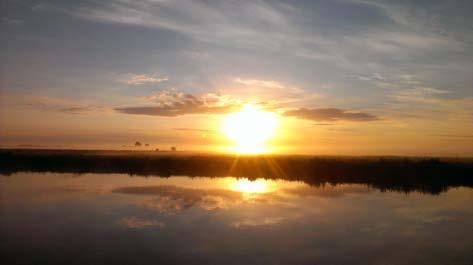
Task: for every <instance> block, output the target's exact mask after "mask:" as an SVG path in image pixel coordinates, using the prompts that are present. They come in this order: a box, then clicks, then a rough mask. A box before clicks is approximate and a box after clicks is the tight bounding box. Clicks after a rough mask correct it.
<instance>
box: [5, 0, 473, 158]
mask: <svg viewBox="0 0 473 265" xmlns="http://www.w3.org/2000/svg"><path fill="white" fill-rule="evenodd" d="M0 9H1V11H0V28H1V30H0V39H1V41H0V58H1V61H0V146H2V147H47V148H87V149H90V148H93V149H140V148H141V149H143V150H144V149H145V148H148V149H155V148H160V149H169V148H170V147H171V146H177V148H178V150H192V151H219V150H224V148H223V147H225V146H228V145H229V144H231V143H230V140H229V139H227V137H225V135H223V134H222V132H221V130H220V127H221V124H222V121H223V120H224V119H225V117H226V115H227V114H228V113H230V112H233V111H236V110H238V109H239V108H240V107H241V106H242V105H244V104H247V103H251V104H254V105H255V106H258V108H261V109H264V110H266V111H271V112H274V113H276V114H277V115H278V117H279V124H278V129H277V133H276V135H275V137H274V138H273V139H271V140H270V143H269V144H270V145H271V146H272V147H273V149H274V152H278V153H299V154H327V155H428V156H473V18H472V17H471V12H472V11H473V2H472V1H463V0H458V1H436V0H428V1H427V0H422V1H421V0H419V1H412V0H409V1H408V0H399V1H388V0H386V1H383V0H379V1H371V0H340V1H337V0H331V1H328V0H326V1H317V0H311V1H302V0H301V1H288V0H287V1H284V0H274V1H262V0H252V1H245V0H235V1H232V0H228V1H213V0H193V1H184V0H144V1H131V0H110V1H80V0H75V1H28V0H25V1H13V0H4V1H2V2H1V8H0ZM255 130H257V128H255ZM135 141H140V142H142V143H148V144H149V146H148V147H145V146H144V145H143V146H142V147H134V143H135ZM222 148H223V149H222Z"/></svg>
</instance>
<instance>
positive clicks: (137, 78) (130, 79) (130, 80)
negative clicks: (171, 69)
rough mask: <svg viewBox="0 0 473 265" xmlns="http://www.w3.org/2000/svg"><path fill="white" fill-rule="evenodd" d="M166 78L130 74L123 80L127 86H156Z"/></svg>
mask: <svg viewBox="0 0 473 265" xmlns="http://www.w3.org/2000/svg"><path fill="white" fill-rule="evenodd" d="M167 80H168V78H167V77H158V76H155V75H146V74H132V75H128V76H127V77H126V79H124V80H123V82H124V83H127V84H129V85H144V84H157V83H161V82H164V81H167Z"/></svg>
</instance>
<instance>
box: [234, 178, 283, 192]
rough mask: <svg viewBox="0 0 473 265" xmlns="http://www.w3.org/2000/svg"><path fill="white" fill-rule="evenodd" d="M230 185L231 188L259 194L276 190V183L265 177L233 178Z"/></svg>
mask: <svg viewBox="0 0 473 265" xmlns="http://www.w3.org/2000/svg"><path fill="white" fill-rule="evenodd" d="M229 187H230V189H231V190H234V191H238V192H242V193H247V194H259V193H267V192H270V191H274V190H275V189H276V183H274V182H273V181H269V180H264V179H257V180H253V181H252V180H249V179H246V178H244V179H235V180H232V181H231V182H230V183H229Z"/></svg>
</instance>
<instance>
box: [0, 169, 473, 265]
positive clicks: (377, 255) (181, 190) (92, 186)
mask: <svg viewBox="0 0 473 265" xmlns="http://www.w3.org/2000/svg"><path fill="white" fill-rule="evenodd" d="M0 252H1V255H0V256H2V257H3V258H2V260H3V261H4V262H3V264H45V263H47V264H112V263H113V264H465V265H466V264H473V190H472V189H468V188H457V189H450V190H449V191H447V192H444V193H441V194H440V195H430V194H421V193H415V192H414V193H409V194H405V193H397V192H381V191H379V190H376V189H370V188H368V187H366V186H363V185H338V186H325V187H311V186H308V185H306V184H304V183H301V182H288V181H269V180H262V179H258V180H256V181H249V180H246V179H235V178H230V177H228V178H188V177H171V178H159V177H148V178H144V177H130V176H128V175H120V174H118V175H113V174H84V175H74V174H39V173H18V174H14V175H12V176H8V177H7V176H0Z"/></svg>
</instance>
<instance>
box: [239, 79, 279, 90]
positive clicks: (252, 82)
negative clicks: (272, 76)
mask: <svg viewBox="0 0 473 265" xmlns="http://www.w3.org/2000/svg"><path fill="white" fill-rule="evenodd" d="M235 82H236V83H238V84H241V85H245V86H258V87H267V88H285V87H284V85H283V84H281V83H279V82H276V81H273V80H258V79H241V78H236V79H235Z"/></svg>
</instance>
